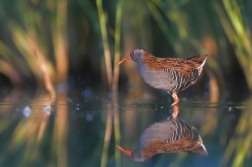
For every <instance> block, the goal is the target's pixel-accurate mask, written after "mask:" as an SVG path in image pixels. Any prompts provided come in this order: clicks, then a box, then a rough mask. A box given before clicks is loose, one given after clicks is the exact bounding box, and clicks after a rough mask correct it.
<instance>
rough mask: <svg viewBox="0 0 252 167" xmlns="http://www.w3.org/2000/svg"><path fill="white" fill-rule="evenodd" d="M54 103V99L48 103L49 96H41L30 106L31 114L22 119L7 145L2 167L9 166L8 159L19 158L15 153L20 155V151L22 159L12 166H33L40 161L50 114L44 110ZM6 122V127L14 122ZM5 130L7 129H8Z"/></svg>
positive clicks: (14, 162) (0, 164) (10, 107)
mask: <svg viewBox="0 0 252 167" xmlns="http://www.w3.org/2000/svg"><path fill="white" fill-rule="evenodd" d="M49 99H50V98H49ZM53 102H54V99H50V100H49V101H48V95H40V96H38V97H36V98H35V99H34V100H33V101H32V102H31V103H30V104H29V105H30V109H31V110H30V111H31V114H30V115H29V117H28V118H23V119H21V121H20V122H18V124H17V125H16V127H15V130H14V132H13V134H12V137H11V139H10V141H9V142H8V144H7V145H6V149H7V150H6V152H7V154H5V155H4V156H2V157H1V160H0V166H5V165H6V164H9V163H10V162H9V159H8V157H9V156H11V157H13V156H17V155H15V153H18V152H19V151H20V150H22V154H20V155H18V157H19V158H20V159H19V158H17V159H15V161H12V162H11V163H10V164H12V166H31V165H32V164H34V163H36V162H37V161H38V159H39V157H40V156H41V152H40V147H41V145H43V140H42V139H43V137H44V133H45V129H46V126H47V123H48V122H47V120H48V117H49V115H48V112H50V111H48V112H47V113H46V112H43V108H44V107H45V106H51V105H52V103H53ZM41 103H42V104H41ZM11 105H12V104H11ZM12 107H13V106H9V109H13V108H12ZM28 108H29V107H28ZM49 109H50V108H49ZM50 110H51V109H50ZM10 118H11V117H10ZM5 121H7V122H5ZM5 121H4V122H5V125H9V126H11V125H10V122H12V121H13V120H12V121H11V120H10V122H8V119H5ZM1 122H3V121H1ZM1 128H3V126H1ZM4 128H6V129H7V127H4ZM6 129H4V130H6ZM7 130H8V129H7Z"/></svg>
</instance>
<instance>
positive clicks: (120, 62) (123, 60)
mask: <svg viewBox="0 0 252 167" xmlns="http://www.w3.org/2000/svg"><path fill="white" fill-rule="evenodd" d="M130 59H131V57H130V55H128V56H127V57H125V58H124V59H122V60H121V61H119V62H118V63H117V64H116V65H120V64H122V63H123V62H125V61H126V60H130Z"/></svg>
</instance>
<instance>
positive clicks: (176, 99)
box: [171, 93, 179, 106]
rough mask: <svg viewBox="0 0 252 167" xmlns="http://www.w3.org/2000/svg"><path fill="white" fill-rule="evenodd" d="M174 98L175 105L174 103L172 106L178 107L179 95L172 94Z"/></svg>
mask: <svg viewBox="0 0 252 167" xmlns="http://www.w3.org/2000/svg"><path fill="white" fill-rule="evenodd" d="M172 97H173V99H174V103H172V105H171V106H177V105H178V103H179V98H178V96H177V94H176V93H173V94H172Z"/></svg>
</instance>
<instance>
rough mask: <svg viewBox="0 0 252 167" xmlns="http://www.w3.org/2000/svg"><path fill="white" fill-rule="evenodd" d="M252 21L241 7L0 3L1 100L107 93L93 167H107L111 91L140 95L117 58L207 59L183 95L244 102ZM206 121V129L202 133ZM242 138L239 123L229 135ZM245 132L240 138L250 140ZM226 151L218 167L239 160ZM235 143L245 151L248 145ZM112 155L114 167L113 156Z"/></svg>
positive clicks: (251, 59) (158, 2) (168, 2)
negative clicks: (136, 53)
mask: <svg viewBox="0 0 252 167" xmlns="http://www.w3.org/2000/svg"><path fill="white" fill-rule="evenodd" d="M251 16H252V1H249V0H239V1H238V0H205V1H201V0H138V1H135V0H112V1H111V0H96V1H94V0H71V1H70V0H54V1H52V0H24V1H17V0H1V1H0V95H1V96H4V95H6V94H8V93H9V92H11V91H13V90H17V89H18V90H21V91H24V92H25V91H30V92H32V93H35V94H38V93H39V92H41V91H43V90H47V91H48V92H49V93H50V95H51V97H55V96H56V92H67V91H70V90H71V91H75V92H79V91H80V89H84V90H83V91H85V90H86V91H89V90H92V91H93V92H94V94H95V93H97V94H98V92H102V96H103V97H105V98H108V96H107V95H108V94H109V97H112V100H111V105H108V110H109V111H113V112H108V115H104V116H103V120H104V122H106V129H105V132H104V134H105V135H104V144H103V152H102V160H101V166H106V164H107V159H108V150H109V147H110V145H109V143H110V140H111V137H110V136H111V135H112V134H113V135H114V140H115V142H116V144H118V145H119V144H120V138H121V137H120V128H118V127H120V121H119V115H118V114H119V113H118V98H117V97H118V88H120V92H123V93H124V94H123V96H124V97H125V98H126V99H130V100H129V101H131V100H132V101H134V100H135V98H136V97H137V98H141V97H142V94H143V92H144V91H146V87H147V86H146V84H145V83H143V81H142V80H141V79H140V77H139V75H138V73H137V72H136V71H137V69H136V65H135V64H134V63H125V64H124V65H122V66H121V69H122V70H121V72H119V66H116V65H115V64H116V63H117V62H118V61H119V59H120V58H122V57H125V56H126V55H127V54H128V53H129V52H130V51H131V50H132V49H133V48H135V47H144V48H146V49H147V50H148V51H150V52H151V53H153V54H154V55H156V56H158V57H189V56H193V55H197V54H206V53H208V54H209V58H208V60H207V63H206V66H205V68H204V71H205V72H203V73H204V74H203V77H201V79H200V80H199V81H198V83H197V85H198V86H194V87H192V88H190V89H189V90H188V91H185V93H184V96H187V97H188V96H189V95H187V94H190V93H191V92H192V91H194V92H199V93H198V95H202V96H203V97H204V98H206V99H209V100H210V102H213V103H216V102H219V101H221V102H222V101H225V100H233V99H235V100H237V101H243V100H244V99H246V97H248V96H250V92H251V91H252V77H251V75H252V38H251V30H252V22H251V21H250V19H251ZM119 74H120V77H119ZM118 83H119V86H118ZM125 89H127V90H125ZM81 91H82V90H81ZM109 92H111V93H109ZM147 92H148V93H149V94H151V96H150V97H155V96H159V95H160V92H158V91H155V90H153V89H150V90H147ZM241 94H242V96H241ZM237 95H238V96H237ZM161 96H162V95H161ZM11 97H12V96H11ZM65 98H66V97H65ZM192 98H195V97H192ZM142 100H144V99H142ZM145 100H146V99H145ZM65 101H66V99H65ZM213 110H214V109H213ZM215 112H216V111H215ZM215 112H214V111H213V113H212V114H214V113H215ZM64 113H65V114H66V111H65V110H64ZM127 114H129V112H128V113H125V115H124V116H123V117H124V118H125V120H124V121H125V122H126V124H127V119H128V120H129V119H132V118H133V117H134V116H132V115H134V114H136V113H135V112H134V111H132V112H130V114H131V115H130V116H129V115H127ZM209 117H211V115H210V116H209ZM241 117H242V116H241ZM244 117H245V116H244ZM214 121H215V122H217V121H216V120H212V121H209V122H206V124H205V126H203V127H202V129H201V130H200V131H201V133H203V134H204V133H206V131H207V129H209V127H210V126H213V122H214ZM57 122H59V124H64V123H66V124H67V123H68V122H67V121H66V117H65V116H64V117H63V123H62V120H61V121H60V120H56V124H58V123H57ZM113 122H114V130H112V127H113ZM129 122H132V121H129ZM129 124H130V123H128V125H129ZM215 125H216V124H215ZM129 126H131V127H134V126H135V125H134V124H130V125H129ZM59 127H60V126H57V125H56V126H55V130H56V129H57V128H59ZM246 130H248V129H246V128H244V127H243V124H242V122H241V121H240V123H239V124H238V125H237V128H236V131H235V133H239V132H241V131H246ZM112 131H113V132H114V133H112ZM20 133H21V132H20ZM131 133H132V132H131ZM248 134H249V135H248V136H247V138H246V140H249V139H251V133H248ZM62 135H65V136H66V134H62V133H60V132H59V134H58V135H57V134H55V136H54V139H55V140H56V139H57V138H60V137H59V136H62ZM203 136H204V135H203ZM237 140H239V141H240V139H237ZM55 142H56V141H55ZM62 142H63V143H64V142H65V141H62ZM233 143H234V140H232V141H231V142H230V144H229V145H228V149H229V150H228V151H227V152H226V153H225V157H224V158H223V164H227V163H229V164H230V163H231V164H232V163H233V165H234V166H236V165H238V166H239V165H241V164H242V163H243V161H242V160H245V158H244V157H245V156H246V155H244V154H240V155H243V158H240V159H238V158H236V159H232V156H231V154H232V153H233V154H238V153H239V150H238V148H235V146H234V145H233ZM242 144H243V143H242V142H240V147H241V148H244V149H245V148H246V147H247V146H248V145H249V144H248V142H245V143H244V144H245V145H242ZM241 145H242V146H241ZM250 147H251V145H249V148H250ZM58 148H59V147H58ZM246 151H248V150H245V151H244V152H246ZM58 152H61V151H60V149H59V150H58ZM244 152H243V153H244ZM66 156H67V155H63V157H66ZM115 156H116V163H117V164H119V163H120V158H121V157H120V154H119V152H118V150H116V153H115ZM59 162H61V163H67V162H65V160H62V159H60V160H59ZM63 166H64V165H63Z"/></svg>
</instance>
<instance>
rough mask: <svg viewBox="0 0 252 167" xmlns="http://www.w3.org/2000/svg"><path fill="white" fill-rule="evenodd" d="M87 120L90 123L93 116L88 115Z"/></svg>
mask: <svg viewBox="0 0 252 167" xmlns="http://www.w3.org/2000/svg"><path fill="white" fill-rule="evenodd" d="M86 120H87V121H88V122H91V121H93V115H92V114H87V115H86Z"/></svg>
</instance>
